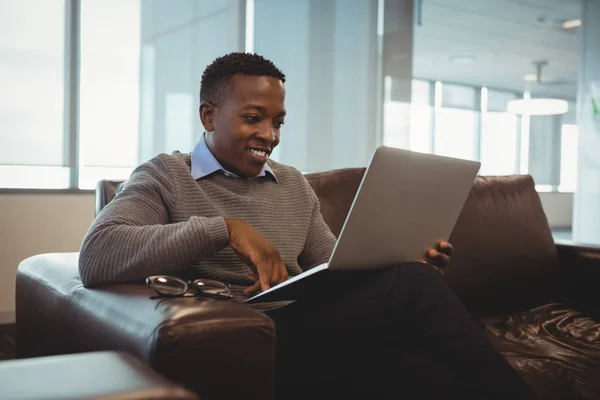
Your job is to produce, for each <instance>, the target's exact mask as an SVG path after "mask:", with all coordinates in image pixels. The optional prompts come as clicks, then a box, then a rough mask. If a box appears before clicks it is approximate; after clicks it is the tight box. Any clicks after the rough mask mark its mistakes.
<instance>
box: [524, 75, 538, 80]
mask: <svg viewBox="0 0 600 400" xmlns="http://www.w3.org/2000/svg"><path fill="white" fill-rule="evenodd" d="M537 80H538V76H537V74H527V75H523V81H525V82H535V81H537Z"/></svg>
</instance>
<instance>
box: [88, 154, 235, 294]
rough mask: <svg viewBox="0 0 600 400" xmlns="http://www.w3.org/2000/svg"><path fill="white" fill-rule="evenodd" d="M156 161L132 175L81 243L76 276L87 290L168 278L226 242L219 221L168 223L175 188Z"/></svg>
mask: <svg viewBox="0 0 600 400" xmlns="http://www.w3.org/2000/svg"><path fill="white" fill-rule="evenodd" d="M174 179H175V178H174V177H172V176H170V174H169V173H168V167H167V164H166V162H165V161H164V160H162V159H161V158H160V157H156V158H154V159H153V160H151V161H149V162H147V163H144V164H142V165H140V166H139V167H138V168H136V170H135V171H134V172H133V173H132V174H131V176H130V178H129V179H128V180H127V182H126V184H125V186H124V187H123V190H122V191H121V192H120V193H119V195H118V196H117V197H116V198H115V199H114V200H113V201H111V202H110V203H109V204H107V205H106V207H105V208H104V209H103V210H102V212H100V213H99V214H98V216H97V217H96V219H95V220H94V222H93V223H92V225H91V227H90V229H89V231H88V232H87V234H86V235H85V237H84V239H83V243H82V245H81V251H80V253H79V273H80V276H81V280H82V282H83V284H84V285H85V286H86V287H89V286H94V285H99V284H105V283H116V282H126V281H133V280H142V279H144V278H145V277H147V276H149V275H157V274H172V273H177V272H180V271H182V270H184V269H186V268H187V267H189V266H190V265H193V264H195V263H197V262H198V261H200V260H202V259H204V258H206V257H209V256H211V255H213V254H215V253H217V252H218V251H220V250H221V249H223V248H224V247H226V246H227V245H228V243H229V234H228V232H227V226H226V224H225V220H224V219H223V218H222V217H212V218H207V217H199V216H193V217H190V218H189V219H188V220H187V221H185V222H179V223H171V220H170V213H171V210H172V209H173V206H174V204H175V202H176V201H177V184H176V182H174V181H173V180H174Z"/></svg>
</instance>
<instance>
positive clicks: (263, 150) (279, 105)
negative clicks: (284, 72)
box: [200, 75, 285, 178]
mask: <svg viewBox="0 0 600 400" xmlns="http://www.w3.org/2000/svg"><path fill="white" fill-rule="evenodd" d="M229 84H230V86H231V88H232V90H231V91H230V92H229V94H228V96H227V98H226V99H224V101H223V103H222V104H221V105H220V106H219V107H215V106H213V105H212V104H209V103H206V102H203V103H202V104H201V105H200V117H201V119H202V124H203V125H204V127H205V128H206V130H207V131H209V132H210V131H212V132H211V133H208V134H207V136H206V142H207V144H208V147H209V149H210V150H211V152H212V153H213V155H214V156H215V157H216V158H217V160H219V162H220V163H221V164H222V165H223V167H224V168H226V169H227V170H228V171H231V172H233V173H235V174H236V175H238V176H240V177H241V178H252V177H255V176H257V175H258V174H259V173H260V171H261V170H262V168H263V166H264V164H265V162H267V160H268V158H269V156H270V154H271V152H272V151H273V149H274V148H275V147H276V146H277V144H279V130H280V128H281V125H282V124H283V120H284V117H285V106H284V100H285V90H284V88H283V83H282V82H281V81H280V80H279V79H277V78H273V77H268V76H250V75H235V76H234V77H233V78H231V80H230V82H229Z"/></svg>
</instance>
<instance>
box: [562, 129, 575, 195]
mask: <svg viewBox="0 0 600 400" xmlns="http://www.w3.org/2000/svg"><path fill="white" fill-rule="evenodd" d="M578 137H579V128H578V127H577V125H570V124H564V125H563V126H562V129H561V152H560V186H559V187H558V190H559V191H560V192H574V191H575V189H576V188H577V152H578V149H579V147H578V146H579V144H578Z"/></svg>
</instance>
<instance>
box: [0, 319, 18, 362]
mask: <svg viewBox="0 0 600 400" xmlns="http://www.w3.org/2000/svg"><path fill="white" fill-rule="evenodd" d="M15 334H16V329H15V324H9V325H0V361H4V360H12V359H14V358H15Z"/></svg>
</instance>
